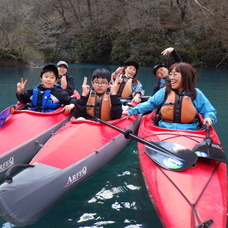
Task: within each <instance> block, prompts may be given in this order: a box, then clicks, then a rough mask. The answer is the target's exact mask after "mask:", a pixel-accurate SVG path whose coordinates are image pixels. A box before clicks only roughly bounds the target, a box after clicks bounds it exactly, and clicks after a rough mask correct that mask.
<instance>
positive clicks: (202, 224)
mask: <svg viewBox="0 0 228 228" xmlns="http://www.w3.org/2000/svg"><path fill="white" fill-rule="evenodd" d="M220 163H221V162H218V164H217V165H216V166H215V168H214V170H213V171H212V173H211V175H210V177H209V179H208V181H207V183H206V184H205V186H204V188H203V189H202V191H201V193H200V194H199V196H198V198H197V199H196V201H195V203H191V202H190V201H189V199H188V198H187V197H186V196H185V194H184V193H183V192H182V191H181V190H180V188H178V186H177V185H176V184H175V183H174V181H173V180H172V179H171V178H170V177H169V176H168V175H167V174H166V172H165V171H164V170H163V169H162V168H161V167H160V166H158V167H159V170H160V171H161V172H162V173H163V175H164V176H165V177H166V178H167V179H168V180H169V181H170V182H171V183H172V185H173V186H174V187H175V188H176V189H177V191H178V192H179V193H180V194H181V195H182V196H183V198H184V199H185V200H186V202H187V203H188V204H189V205H190V207H191V208H192V217H191V218H192V221H193V223H194V224H195V220H194V217H195V218H196V219H197V222H198V224H199V225H198V226H196V224H195V225H194V227H195V228H201V227H202V228H208V227H210V226H211V225H212V223H213V220H211V219H208V220H206V221H205V222H202V221H201V220H200V218H199V216H198V213H197V209H196V204H197V203H198V202H199V200H200V198H201V196H202V195H203V193H204V192H205V189H206V188H207V186H208V184H209V183H210V181H211V179H212V177H213V176H214V174H215V172H216V170H217V169H218V167H219V164H220ZM209 221H211V222H212V223H211V222H209Z"/></svg>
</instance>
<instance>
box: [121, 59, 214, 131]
mask: <svg viewBox="0 0 228 228" xmlns="http://www.w3.org/2000/svg"><path fill="white" fill-rule="evenodd" d="M196 75H197V72H196V70H195V69H194V68H193V67H192V66H191V65H190V64H188V63H184V62H181V63H175V64H173V65H172V66H171V68H170V75H169V79H170V82H169V83H168V84H167V86H166V87H164V88H161V89H160V90H159V91H158V92H157V93H155V94H154V95H153V96H152V97H150V98H149V99H148V101H146V102H144V103H141V104H139V105H137V106H136V107H134V108H130V109H129V110H128V111H127V112H125V114H128V115H134V114H136V115H137V114H142V113H145V112H148V111H152V110H154V109H156V108H158V110H159V115H160V119H159V121H158V125H159V126H160V127H163V128H169V129H179V130H196V129H197V128H198V127H199V124H200V122H199V118H197V117H198V113H200V114H202V116H203V117H204V121H203V124H206V123H207V124H209V126H211V125H212V124H213V123H215V122H216V121H217V119H216V110H215V108H214V107H213V106H212V105H211V103H210V101H209V100H208V99H207V98H206V97H205V95H204V94H203V92H202V91H200V90H199V89H198V88H195V86H196V81H195V79H196Z"/></svg>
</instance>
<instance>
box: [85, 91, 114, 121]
mask: <svg viewBox="0 0 228 228" xmlns="http://www.w3.org/2000/svg"><path fill="white" fill-rule="evenodd" d="M110 112H111V98H110V93H109V91H106V92H105V94H104V95H103V97H102V98H101V99H100V98H99V96H98V95H97V94H96V92H95V91H94V90H91V91H90V95H89V98H88V101H87V105H86V113H87V114H89V115H91V116H96V117H98V118H100V119H102V120H104V121H108V120H111V115H110Z"/></svg>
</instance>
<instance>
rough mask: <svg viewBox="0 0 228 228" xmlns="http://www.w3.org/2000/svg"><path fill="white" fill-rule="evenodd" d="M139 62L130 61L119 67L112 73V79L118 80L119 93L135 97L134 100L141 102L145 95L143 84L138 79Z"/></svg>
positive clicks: (122, 95) (123, 95) (121, 95)
mask: <svg viewBox="0 0 228 228" xmlns="http://www.w3.org/2000/svg"><path fill="white" fill-rule="evenodd" d="M138 69H139V64H138V63H136V62H135V61H129V62H126V63H125V64H124V67H118V68H117V69H116V70H115V72H114V73H113V74H112V81H115V80H117V81H118V84H119V88H118V95H119V96H120V97H133V98H132V102H136V103H139V102H141V98H140V97H141V96H143V95H144V90H143V89H142V84H141V83H140V82H139V81H138V80H137V78H136V75H137V71H138Z"/></svg>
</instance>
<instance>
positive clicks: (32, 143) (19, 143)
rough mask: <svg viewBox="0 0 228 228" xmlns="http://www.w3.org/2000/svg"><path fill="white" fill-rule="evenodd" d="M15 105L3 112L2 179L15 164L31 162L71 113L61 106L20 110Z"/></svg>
mask: <svg viewBox="0 0 228 228" xmlns="http://www.w3.org/2000/svg"><path fill="white" fill-rule="evenodd" d="M20 107H21V106H18V107H17V108H16V109H15V110H14V111H13V112H12V111H11V109H12V106H10V107H9V108H7V109H6V110H8V112H7V114H6V110H4V115H1V117H2V118H1V120H2V125H1V128H0V139H1V146H0V182H2V181H3V179H4V176H5V172H6V170H7V169H8V168H9V167H11V166H12V165H14V164H18V163H29V162H30V161H31V159H32V158H33V157H34V156H35V154H36V153H37V152H38V151H39V150H40V148H41V147H42V146H43V144H44V143H45V142H46V141H47V140H48V139H49V138H50V137H51V136H52V134H53V133H54V132H55V131H57V130H58V129H59V128H60V127H62V126H63V125H64V124H65V123H66V122H67V121H68V120H69V119H70V117H71V116H70V115H66V114H65V113H64V112H63V108H62V107H61V108H59V109H57V110H55V111H53V112H46V113H41V112H35V111H29V110H20V109H19V108H20Z"/></svg>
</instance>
